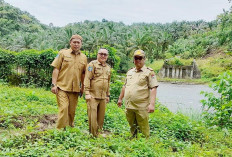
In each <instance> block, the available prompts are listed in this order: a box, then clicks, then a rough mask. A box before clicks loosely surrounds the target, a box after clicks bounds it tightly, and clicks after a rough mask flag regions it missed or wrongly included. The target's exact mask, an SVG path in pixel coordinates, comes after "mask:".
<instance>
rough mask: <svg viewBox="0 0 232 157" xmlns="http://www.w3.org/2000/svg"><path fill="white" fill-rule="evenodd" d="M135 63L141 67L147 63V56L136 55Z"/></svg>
mask: <svg viewBox="0 0 232 157" xmlns="http://www.w3.org/2000/svg"><path fill="white" fill-rule="evenodd" d="M134 64H135V66H136V68H137V69H140V68H142V67H143V66H144V64H145V58H144V57H143V56H134Z"/></svg>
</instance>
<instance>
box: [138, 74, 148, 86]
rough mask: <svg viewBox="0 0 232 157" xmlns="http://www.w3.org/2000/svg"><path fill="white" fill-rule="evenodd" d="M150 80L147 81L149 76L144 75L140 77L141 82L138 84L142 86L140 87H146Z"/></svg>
mask: <svg viewBox="0 0 232 157" xmlns="http://www.w3.org/2000/svg"><path fill="white" fill-rule="evenodd" d="M147 80H148V79H147V76H146V75H142V76H140V77H139V82H138V84H139V85H140V86H144V85H146V84H147V82H148V81H147Z"/></svg>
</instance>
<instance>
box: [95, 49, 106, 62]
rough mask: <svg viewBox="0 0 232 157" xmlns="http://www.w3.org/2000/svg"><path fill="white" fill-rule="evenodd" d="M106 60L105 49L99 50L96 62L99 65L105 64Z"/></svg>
mask: <svg viewBox="0 0 232 157" xmlns="http://www.w3.org/2000/svg"><path fill="white" fill-rule="evenodd" d="M107 58H108V51H107V50H106V49H100V50H99V51H98V54H97V60H98V61H99V62H100V63H105V62H106V61H107Z"/></svg>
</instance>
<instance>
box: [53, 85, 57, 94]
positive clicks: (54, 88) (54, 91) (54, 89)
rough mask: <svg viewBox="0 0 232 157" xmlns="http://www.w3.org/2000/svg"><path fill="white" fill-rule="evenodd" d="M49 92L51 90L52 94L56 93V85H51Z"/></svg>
mask: <svg viewBox="0 0 232 157" xmlns="http://www.w3.org/2000/svg"><path fill="white" fill-rule="evenodd" d="M51 92H52V93H53V94H57V92H58V88H57V86H54V87H52V89H51Z"/></svg>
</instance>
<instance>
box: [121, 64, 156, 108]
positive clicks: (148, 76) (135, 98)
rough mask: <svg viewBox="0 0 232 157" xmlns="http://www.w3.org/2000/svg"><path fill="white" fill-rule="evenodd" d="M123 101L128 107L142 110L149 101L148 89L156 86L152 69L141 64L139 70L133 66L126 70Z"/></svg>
mask: <svg viewBox="0 0 232 157" xmlns="http://www.w3.org/2000/svg"><path fill="white" fill-rule="evenodd" d="M124 86H125V103H126V108H128V109H137V110H144V109H147V107H148V105H149V103H150V89H152V88H154V87H157V86H158V82H157V79H156V76H155V73H154V71H153V70H152V69H151V68H147V67H146V66H143V67H142V69H141V70H140V71H137V70H136V68H133V69H131V70H129V71H128V72H127V76H126V83H125V85H124Z"/></svg>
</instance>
